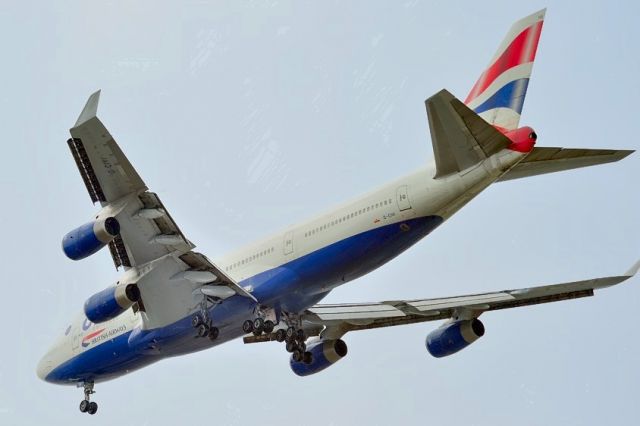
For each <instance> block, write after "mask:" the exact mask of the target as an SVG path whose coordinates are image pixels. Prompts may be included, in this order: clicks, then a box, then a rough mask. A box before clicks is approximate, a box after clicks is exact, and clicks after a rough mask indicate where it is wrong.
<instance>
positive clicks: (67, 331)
mask: <svg viewBox="0 0 640 426" xmlns="http://www.w3.org/2000/svg"><path fill="white" fill-rule="evenodd" d="M69 333H71V326H69V327H67V330H66V331H65V332H64V335H65V336H68V335H69Z"/></svg>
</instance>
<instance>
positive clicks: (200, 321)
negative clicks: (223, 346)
mask: <svg viewBox="0 0 640 426" xmlns="http://www.w3.org/2000/svg"><path fill="white" fill-rule="evenodd" d="M207 302H208V298H207V297H206V296H205V297H204V298H203V299H202V303H201V304H200V312H198V313H196V314H195V315H194V316H193V318H191V325H192V326H193V328H195V329H196V337H208V338H209V339H210V340H211V341H214V340H216V339H217V338H218V335H219V334H220V330H218V327H214V326H213V323H212V321H211V318H209V310H208V309H207V306H208V305H207Z"/></svg>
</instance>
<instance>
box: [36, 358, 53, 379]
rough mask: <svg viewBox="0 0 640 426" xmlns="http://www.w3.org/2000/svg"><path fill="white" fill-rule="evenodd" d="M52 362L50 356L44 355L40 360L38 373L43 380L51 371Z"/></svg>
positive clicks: (37, 368)
mask: <svg viewBox="0 0 640 426" xmlns="http://www.w3.org/2000/svg"><path fill="white" fill-rule="evenodd" d="M51 370H52V363H51V359H50V358H49V357H48V356H46V355H45V356H43V357H42V359H41V360H40V362H38V366H37V367H36V374H37V375H38V377H39V378H40V379H41V380H45V381H46V380H47V376H48V375H49V373H51Z"/></svg>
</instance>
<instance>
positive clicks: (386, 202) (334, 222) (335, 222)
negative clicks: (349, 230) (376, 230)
mask: <svg viewBox="0 0 640 426" xmlns="http://www.w3.org/2000/svg"><path fill="white" fill-rule="evenodd" d="M391 203H392V199H391V198H389V199H388V200H384V201H381V202H379V203H376V204H371V205H370V206H367V207H366V208H364V207H363V208H362V209H360V210H357V211H355V212H353V213H350V214H348V215H345V216H343V217H341V218H338V219H336V220H332V221H331V222H327V223H325V224H324V225H322V226H319V227H317V228H314V229H312V230H311V231H308V232H305V233H304V236H305V238H306V237H310V236H312V235H315V234H317V233H318V232H320V231H324V230H325V229H327V228H330V227H332V226H335V225H338V224H340V223H342V222H346V221H347V220H349V219H352V218H354V217H356V216H360V215H361V214H363V213H367V212H369V211H372V210H375V209H378V208H380V207H384V206H387V205H391Z"/></svg>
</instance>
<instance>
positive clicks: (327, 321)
mask: <svg viewBox="0 0 640 426" xmlns="http://www.w3.org/2000/svg"><path fill="white" fill-rule="evenodd" d="M639 268H640V261H638V262H636V263H635V265H634V266H633V267H632V268H631V269H629V270H628V271H627V272H626V273H624V274H623V275H618V276H611V277H604V278H596V279H591V280H585V281H575V282H569V283H563V284H553V285H545V286H540V287H530V288H522V289H517V290H504V291H498V292H493V293H482V294H472V295H466V296H456V297H445V298H437V299H419V300H391V301H385V302H378V303H348V304H337V305H315V306H313V307H311V308H310V309H308V310H307V311H305V312H304V313H303V314H302V316H301V318H300V319H301V320H302V322H303V325H304V329H305V331H306V332H307V334H308V335H309V336H315V335H320V334H322V336H323V337H326V338H339V337H341V336H342V335H343V334H345V333H347V332H349V331H356V330H366V329H371V328H380V327H390V326H394V325H404V324H413V323H418V322H426V321H435V320H442V319H449V318H454V317H458V316H460V317H467V318H476V317H478V316H480V315H481V314H482V313H484V312H488V311H496V310H499V309H507V308H517V307H521V306H529V305H537V304H540V303H549V302H558V301H561V300H569V299H577V298H580V297H588V296H593V293H594V290H599V289H602V288H606V287H610V286H613V285H616V284H619V283H621V282H623V281H625V280H627V279H629V278H631V277H632V276H633V275H635V274H636V272H638V269H639ZM265 340H270V339H269V337H263V336H258V337H253V336H251V337H245V342H246V343H253V342H258V341H265Z"/></svg>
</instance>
